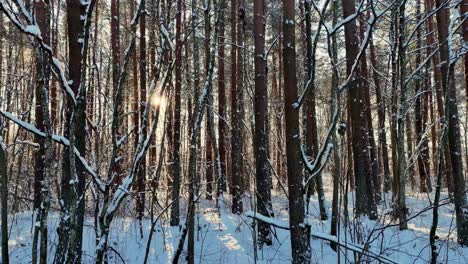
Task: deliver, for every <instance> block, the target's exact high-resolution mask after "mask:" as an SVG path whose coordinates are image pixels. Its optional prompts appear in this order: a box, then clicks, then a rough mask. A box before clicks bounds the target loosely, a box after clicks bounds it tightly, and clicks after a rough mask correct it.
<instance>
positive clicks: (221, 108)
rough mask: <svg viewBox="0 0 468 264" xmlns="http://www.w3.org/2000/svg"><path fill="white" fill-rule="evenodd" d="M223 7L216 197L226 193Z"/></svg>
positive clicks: (222, 15) (220, 42) (221, 17)
mask: <svg viewBox="0 0 468 264" xmlns="http://www.w3.org/2000/svg"><path fill="white" fill-rule="evenodd" d="M221 4H222V5H223V6H222V7H221V9H220V12H221V13H220V18H219V23H220V24H219V38H218V114H219V119H218V135H219V138H218V146H219V156H220V159H221V173H222V175H223V178H222V179H218V180H219V181H220V182H219V183H218V186H219V187H218V196H219V195H221V193H222V192H223V191H226V172H227V169H226V163H227V150H226V147H227V144H229V143H228V142H226V137H227V136H226V135H227V133H228V128H227V114H226V113H227V111H226V108H227V104H226V77H225V67H224V60H225V45H224V42H225V40H224V34H225V33H224V31H225V18H224V15H225V8H226V4H225V1H222V3H221Z"/></svg>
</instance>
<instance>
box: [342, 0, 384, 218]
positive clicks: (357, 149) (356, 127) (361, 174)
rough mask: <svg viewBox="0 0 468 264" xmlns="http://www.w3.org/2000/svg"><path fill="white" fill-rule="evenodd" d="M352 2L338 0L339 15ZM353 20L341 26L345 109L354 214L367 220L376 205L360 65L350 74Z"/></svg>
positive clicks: (356, 48)
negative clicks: (349, 77)
mask: <svg viewBox="0 0 468 264" xmlns="http://www.w3.org/2000/svg"><path fill="white" fill-rule="evenodd" d="M354 4H355V1H342V5H343V17H344V18H347V17H348V16H350V15H352V14H354V13H355V12H356V8H355V6H354ZM357 30H358V29H357V27H356V21H355V20H352V21H351V22H349V23H347V24H346V25H345V46H346V72H347V75H350V74H353V77H352V81H351V82H350V83H349V84H348V85H349V88H348V89H349V95H348V109H349V113H350V119H351V140H352V154H353V167H354V177H355V181H356V213H357V214H358V215H362V214H367V215H369V217H370V218H371V219H375V218H376V217H377V208H376V204H375V199H374V190H373V189H372V174H371V169H370V168H371V157H370V155H369V151H368V150H369V137H368V136H367V120H366V118H363V116H365V112H364V109H365V91H364V89H365V88H364V82H365V80H363V76H362V68H361V67H362V66H359V67H357V69H356V70H355V71H354V72H353V73H352V72H351V71H352V67H353V64H354V62H355V61H356V59H357V55H358V53H359V41H358V32H357Z"/></svg>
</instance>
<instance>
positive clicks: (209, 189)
mask: <svg viewBox="0 0 468 264" xmlns="http://www.w3.org/2000/svg"><path fill="white" fill-rule="evenodd" d="M205 5H206V6H205V9H204V19H205V74H206V77H208V67H209V66H210V65H209V64H210V56H209V54H210V34H211V24H210V11H211V9H210V0H205ZM208 101H209V102H212V98H211V97H210V98H208ZM206 111H207V117H209V116H210V111H211V109H210V108H209V107H207V108H206ZM211 121H212V120H211V119H210V118H207V119H206V137H205V140H206V146H205V154H206V156H205V177H206V199H207V200H211V199H213V186H214V177H213V164H214V163H213V142H212V141H211V139H212V138H213V137H212V134H213V132H212V131H211V128H212V126H211Z"/></svg>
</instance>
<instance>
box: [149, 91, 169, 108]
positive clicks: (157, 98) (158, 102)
mask: <svg viewBox="0 0 468 264" xmlns="http://www.w3.org/2000/svg"><path fill="white" fill-rule="evenodd" d="M151 105H152V106H153V107H160V108H161V109H166V106H167V98H166V97H165V96H164V95H158V94H156V93H154V94H153V95H152V96H151Z"/></svg>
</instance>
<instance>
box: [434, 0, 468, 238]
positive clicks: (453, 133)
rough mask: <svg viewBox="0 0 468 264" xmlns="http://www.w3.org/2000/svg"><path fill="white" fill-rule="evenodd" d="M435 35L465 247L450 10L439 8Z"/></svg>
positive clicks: (466, 217)
mask: <svg viewBox="0 0 468 264" xmlns="http://www.w3.org/2000/svg"><path fill="white" fill-rule="evenodd" d="M443 4H445V2H444V1H441V0H436V7H440V6H441V5H443ZM436 18H437V33H438V34H437V35H438V37H439V54H440V60H441V63H442V64H441V66H440V71H441V75H442V76H443V78H442V89H443V90H444V91H445V93H446V97H445V100H446V102H445V106H446V109H445V111H446V113H445V114H446V115H445V121H446V122H447V128H448V131H447V132H448V134H447V136H448V146H449V150H450V161H451V165H452V179H453V200H454V203H455V215H456V220H457V234H458V243H459V244H460V245H463V246H468V211H467V210H466V206H467V201H466V195H465V179H464V177H463V163H462V156H461V153H462V149H461V143H460V141H461V134H460V121H459V114H458V107H457V91H456V85H455V72H454V64H453V63H451V62H450V60H451V58H450V57H449V48H451V47H449V46H448V42H447V41H448V37H449V36H448V30H449V19H450V13H449V9H447V8H445V7H444V8H442V9H441V10H440V11H439V12H437V15H436Z"/></svg>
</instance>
